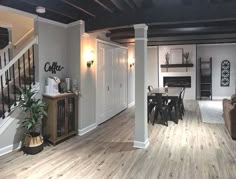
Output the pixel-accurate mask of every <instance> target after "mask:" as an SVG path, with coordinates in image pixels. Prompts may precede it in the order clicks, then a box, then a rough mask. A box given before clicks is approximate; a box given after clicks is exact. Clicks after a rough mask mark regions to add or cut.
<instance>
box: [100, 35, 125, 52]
mask: <svg viewBox="0 0 236 179" xmlns="http://www.w3.org/2000/svg"><path fill="white" fill-rule="evenodd" d="M96 41H97V43H102V44H107V45H111V46H114V47H119V48H122V49H127V50H128V47H125V46H122V45H120V44H117V43H115V42H108V41H105V40H102V39H98V38H97V39H96Z"/></svg>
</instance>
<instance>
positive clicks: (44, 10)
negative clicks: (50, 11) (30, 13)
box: [36, 6, 46, 14]
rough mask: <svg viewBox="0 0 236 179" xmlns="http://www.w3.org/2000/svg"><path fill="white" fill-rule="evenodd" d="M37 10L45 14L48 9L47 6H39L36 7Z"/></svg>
mask: <svg viewBox="0 0 236 179" xmlns="http://www.w3.org/2000/svg"><path fill="white" fill-rule="evenodd" d="M36 12H37V13H39V14H43V13H45V12H46V9H45V7H42V6H38V7H36Z"/></svg>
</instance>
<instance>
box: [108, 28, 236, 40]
mask: <svg viewBox="0 0 236 179" xmlns="http://www.w3.org/2000/svg"><path fill="white" fill-rule="evenodd" d="M235 32H236V25H235V26H230V27H229V26H228V27H227V26H223V27H220V26H216V27H190V28H169V29H168V28H167V29H165V28H162V29H150V30H149V31H148V37H163V36H180V35H185V36H186V35H208V34H226V33H235ZM106 36H107V37H110V38H111V40H119V39H129V38H134V31H133V30H132V29H127V31H121V32H112V31H111V32H110V33H107V34H106Z"/></svg>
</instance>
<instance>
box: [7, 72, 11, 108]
mask: <svg viewBox="0 0 236 179" xmlns="http://www.w3.org/2000/svg"><path fill="white" fill-rule="evenodd" d="M10 103H11V101H10V86H9V73H8V71H7V105H8V112H10V111H11V104H10Z"/></svg>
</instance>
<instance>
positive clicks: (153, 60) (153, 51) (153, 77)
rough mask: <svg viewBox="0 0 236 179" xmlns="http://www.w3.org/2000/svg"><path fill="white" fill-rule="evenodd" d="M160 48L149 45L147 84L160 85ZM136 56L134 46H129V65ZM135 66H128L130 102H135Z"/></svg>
mask: <svg viewBox="0 0 236 179" xmlns="http://www.w3.org/2000/svg"><path fill="white" fill-rule="evenodd" d="M158 53H159V50H158V47H157V46H153V47H148V49H147V60H148V61H147V85H152V86H153V87H154V88H155V87H158V81H159V78H158V76H159V75H158V74H159V73H158V70H159V69H158V61H159V60H158V58H159V55H158ZM133 57H134V46H129V47H128V65H129V64H130V59H131V58H133ZM134 69H135V68H134V67H131V68H130V66H128V104H130V105H131V104H134V102H135V70H134Z"/></svg>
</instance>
